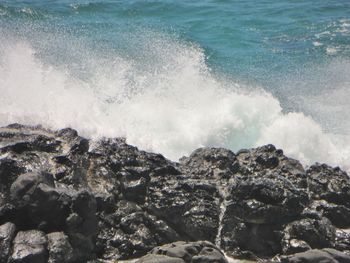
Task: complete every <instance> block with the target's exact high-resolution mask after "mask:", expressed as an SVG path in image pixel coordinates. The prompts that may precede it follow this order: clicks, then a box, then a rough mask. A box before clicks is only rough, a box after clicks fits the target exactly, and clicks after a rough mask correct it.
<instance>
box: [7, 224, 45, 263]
mask: <svg viewBox="0 0 350 263" xmlns="http://www.w3.org/2000/svg"><path fill="white" fill-rule="evenodd" d="M47 259H48V251H47V238H46V236H45V234H44V233H43V232H41V231H37V230H29V231H20V232H18V234H17V236H16V237H15V240H14V241H13V252H12V255H11V258H10V262H11V263H45V262H47Z"/></svg>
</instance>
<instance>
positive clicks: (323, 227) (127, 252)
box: [0, 124, 350, 263]
mask: <svg viewBox="0 0 350 263" xmlns="http://www.w3.org/2000/svg"><path fill="white" fill-rule="evenodd" d="M349 200H350V180H349V177H348V175H347V174H346V173H345V172H344V171H342V170H340V169H339V168H332V167H329V166H327V165H324V164H315V165H313V166H311V167H309V168H308V169H307V170H306V171H305V170H304V168H303V166H302V165H301V164H300V163H299V162H298V161H297V160H294V159H291V158H288V157H286V156H285V155H284V154H283V151H282V150H279V149H276V148H275V147H274V146H273V145H266V146H262V147H259V148H255V149H247V150H241V151H239V152H237V153H233V152H232V151H230V150H227V149H222V148H200V149H198V150H195V151H194V152H193V153H192V154H191V155H190V156H189V157H183V158H181V159H180V162H179V163H175V162H172V161H170V160H167V159H166V158H164V157H163V156H162V155H159V154H154V153H147V152H145V151H140V150H139V149H137V148H136V147H134V146H130V145H128V144H127V143H126V141H125V139H122V138H116V139H101V140H98V141H89V140H87V139H85V138H82V137H80V136H79V135H78V133H77V132H76V131H75V130H73V129H69V128H67V129H63V130H59V131H50V130H46V129H43V128H42V127H28V126H23V125H18V124H15V125H10V126H7V127H4V128H0V263H1V262H6V263H8V262H39V263H40V262H52V263H53V262H72V263H80V262H89V261H91V262H94V261H96V262H98V258H99V259H101V260H112V261H114V260H118V259H130V258H140V257H142V256H144V257H142V258H141V259H139V262H226V260H225V259H224V257H223V254H222V253H221V252H220V251H219V250H218V249H217V247H220V248H221V249H222V250H223V251H225V252H226V253H227V254H229V255H231V256H235V257H240V258H245V259H247V258H251V259H258V258H263V259H267V260H274V261H278V258H280V257H281V256H283V255H290V254H293V253H297V252H307V251H309V250H311V249H315V248H317V249H320V250H311V252H310V253H316V254H317V253H321V254H322V253H323V254H322V255H323V256H324V255H326V254H324V253H327V255H326V257H328V258H329V257H330V258H331V260H336V261H338V262H343V261H339V260H340V259H339V258H338V257H336V256H335V254H337V253H338V252H336V251H335V250H329V249H328V250H324V248H331V249H337V251H343V252H344V253H350V234H349V233H350V231H349V228H350V201H349ZM9 222H11V223H9ZM17 232H18V233H17ZM15 236H16V238H14V237H15ZM198 240H207V241H210V242H212V243H215V244H216V246H214V245H212V244H211V243H208V242H203V241H198ZM177 241H181V242H177ZM174 242H175V243H174ZM164 244H168V245H164ZM321 249H322V250H321ZM150 251H152V252H150ZM315 251H316V252H315ZM319 251H321V252H319ZM330 251H332V253H333V254H332V253H331V252H330ZM147 253H149V254H147ZM339 253H340V252H339ZM146 254H147V255H146ZM321 254H318V255H321ZM145 255H146V256H145ZM322 255H321V256H320V257H322ZM337 255H338V254H337ZM339 255H341V254H339ZM296 258H297V259H295V260H299V259H300V256H298V255H296ZM340 258H341V257H340ZM284 260H294V259H293V256H291V257H288V259H284ZM303 260H304V259H303ZM327 260H329V259H327ZM336 261H334V262H336ZM286 262H296V261H286ZM301 262H304V261H301ZM305 262H312V261H305ZM331 262H333V261H331Z"/></svg>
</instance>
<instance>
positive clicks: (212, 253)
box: [136, 241, 227, 263]
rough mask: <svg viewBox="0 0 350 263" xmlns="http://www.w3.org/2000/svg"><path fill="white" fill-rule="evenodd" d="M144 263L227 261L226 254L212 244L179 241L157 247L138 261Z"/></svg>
mask: <svg viewBox="0 0 350 263" xmlns="http://www.w3.org/2000/svg"><path fill="white" fill-rule="evenodd" d="M155 255H156V256H155ZM158 255H159V256H158ZM174 259H176V260H177V261H175V260H174ZM151 260H158V261H151ZM143 262H164V263H168V262H169V263H170V262H174V263H175V262H179V263H180V262H185V263H191V262H193V263H200V262H201V263H227V260H226V258H225V256H224V254H223V253H222V252H221V251H220V250H219V249H218V248H217V247H215V245H213V244H212V243H210V242H205V241H197V242H183V241H179V242H175V243H171V244H167V245H163V246H160V247H156V248H154V249H153V250H152V251H151V252H150V254H149V255H147V256H145V257H143V258H141V259H139V260H137V261H136V263H143Z"/></svg>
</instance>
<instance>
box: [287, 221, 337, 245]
mask: <svg viewBox="0 0 350 263" xmlns="http://www.w3.org/2000/svg"><path fill="white" fill-rule="evenodd" d="M335 230H336V229H335V227H334V226H333V225H332V224H331V222H330V221H329V220H328V219H326V218H322V219H321V220H317V219H310V218H305V219H301V220H298V221H294V222H292V223H290V224H288V225H287V226H286V228H285V230H284V233H285V238H286V237H288V238H286V239H297V240H303V241H305V242H306V243H307V244H308V245H309V246H310V247H311V248H324V247H333V246H334V242H335Z"/></svg>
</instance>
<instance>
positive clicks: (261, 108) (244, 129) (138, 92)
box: [0, 32, 350, 170]
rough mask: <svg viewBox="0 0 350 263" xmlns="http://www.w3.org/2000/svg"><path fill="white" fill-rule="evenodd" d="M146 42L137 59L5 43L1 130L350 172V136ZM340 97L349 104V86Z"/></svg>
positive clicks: (184, 52)
mask: <svg viewBox="0 0 350 263" xmlns="http://www.w3.org/2000/svg"><path fill="white" fill-rule="evenodd" d="M141 35H143V36H138V39H137V40H138V41H137V43H139V44H137V45H136V42H135V39H129V40H128V41H129V43H131V44H133V43H135V46H136V48H135V49H137V54H136V55H135V54H133V55H130V53H129V54H125V53H123V52H119V53H118V51H115V52H114V51H113V52H112V51H110V50H109V51H106V50H102V51H96V49H93V48H90V47H88V46H84V44H82V43H80V42H79V43H80V44H79V45H77V44H76V43H75V42H74V41H73V40H72V41H69V39H68V40H67V38H64V39H61V41H60V39H59V37H58V38H54V39H51V38H50V39H51V41H52V45H51V44H49V43H48V42H49V41H48V39H49V38H47V39H44V40H43V41H42V45H44V46H40V45H38V44H37V42H33V41H29V40H25V39H23V38H21V39H18V38H16V37H13V38H11V37H7V38H6V39H5V38H4V39H0V40H1V41H0V43H1V44H0V48H1V51H0V93H1V97H0V105H1V106H0V125H7V124H9V123H13V122H19V123H24V124H31V125H33V124H42V125H44V126H47V127H49V128H53V129H58V128H63V127H67V126H70V127H73V128H76V129H77V130H78V131H79V132H80V133H81V134H82V135H84V136H87V137H90V138H99V137H103V136H108V137H110V136H123V137H126V138H127V141H128V142H129V143H131V144H134V145H137V146H139V147H140V148H142V149H145V150H151V151H155V152H160V153H162V154H164V155H165V156H167V157H169V158H171V159H173V160H176V159H178V158H179V157H181V156H183V155H188V154H189V153H190V152H191V151H193V150H194V149H196V148H198V147H203V146H216V147H226V148H230V149H232V150H233V151H236V150H238V149H241V148H248V147H254V146H258V145H262V144H267V143H273V144H275V145H276V146H277V147H280V148H282V149H284V151H285V153H286V154H287V155H289V156H291V157H294V158H297V159H299V160H301V161H302V162H303V163H304V164H306V165H309V164H311V163H313V162H316V161H317V162H327V163H329V164H331V165H339V166H341V167H342V168H344V169H347V170H349V169H350V143H349V142H350V138H349V136H348V135H347V134H346V133H343V134H340V133H333V132H330V131H325V130H326V129H325V128H324V127H323V126H322V123H320V122H316V121H315V120H314V119H312V118H311V117H310V116H307V115H305V114H304V113H303V112H287V113H286V112H284V110H283V109H282V107H281V104H280V102H279V100H278V99H277V98H275V97H274V96H272V95H271V94H270V93H268V92H266V91H265V90H263V89H262V88H258V87H248V86H245V85H242V84H239V83H235V82H234V81H232V80H231V79H230V80H228V79H227V78H224V77H222V76H218V75H216V74H214V73H212V71H211V69H210V68H209V67H208V66H207V64H206V57H205V54H204V52H203V50H202V49H201V48H200V47H198V46H196V45H194V44H190V43H184V42H181V41H178V40H174V39H172V38H170V37H164V36H161V35H157V34H150V32H147V34H141ZM145 35H148V36H147V37H145ZM130 41H131V42H130ZM140 43H141V44H140ZM48 50H49V51H50V52H48ZM59 51H61V52H62V53H60V52H59ZM45 54H46V55H45ZM47 54H50V55H47ZM342 92H344V93H346V94H345V95H344V94H343V95H342V96H348V98H349V89H348V87H347V89H343V91H342ZM317 107H319V106H317ZM344 115H345V114H344V113H342V112H340V113H339V114H338V115H337V116H336V117H335V118H339V119H342V118H344ZM343 128H344V127H343ZM345 128H349V127H345Z"/></svg>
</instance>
